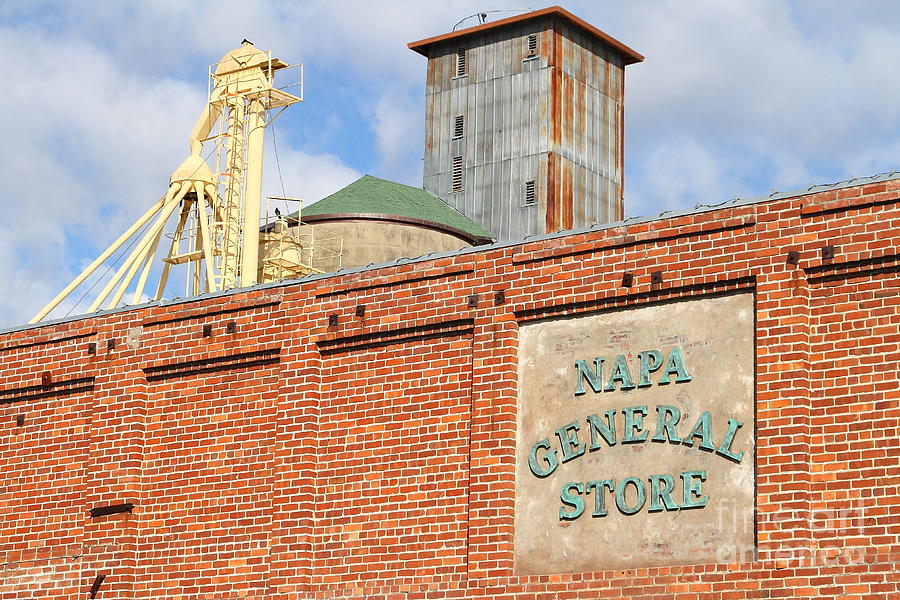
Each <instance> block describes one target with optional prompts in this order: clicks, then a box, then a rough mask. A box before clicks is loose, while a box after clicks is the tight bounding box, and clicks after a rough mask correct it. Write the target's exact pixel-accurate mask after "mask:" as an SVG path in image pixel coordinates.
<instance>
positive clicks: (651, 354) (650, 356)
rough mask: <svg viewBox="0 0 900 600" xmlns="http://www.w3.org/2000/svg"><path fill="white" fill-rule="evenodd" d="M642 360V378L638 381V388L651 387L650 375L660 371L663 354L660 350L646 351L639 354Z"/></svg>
mask: <svg viewBox="0 0 900 600" xmlns="http://www.w3.org/2000/svg"><path fill="white" fill-rule="evenodd" d="M638 358H639V359H641V376H640V378H639V379H638V387H650V386H651V385H653V382H652V381H650V373H653V372H654V371H658V370H659V368H660V367H661V366H662V364H663V354H662V352H660V351H659V350H645V351H644V352H639V353H638Z"/></svg>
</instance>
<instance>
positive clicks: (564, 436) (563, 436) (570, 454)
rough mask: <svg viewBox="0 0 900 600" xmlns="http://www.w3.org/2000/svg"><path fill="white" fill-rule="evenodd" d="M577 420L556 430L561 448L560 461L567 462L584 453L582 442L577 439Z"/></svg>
mask: <svg viewBox="0 0 900 600" xmlns="http://www.w3.org/2000/svg"><path fill="white" fill-rule="evenodd" d="M579 429H580V427H579V426H578V421H572V422H571V423H569V424H567V425H563V426H562V427H560V428H559V429H557V430H556V437H557V438H559V447H560V449H561V450H562V461H563V462H564V463H565V462H569V461H570V460H572V459H573V458H577V457H579V456H581V455H582V454H584V442H579V441H578V430H579Z"/></svg>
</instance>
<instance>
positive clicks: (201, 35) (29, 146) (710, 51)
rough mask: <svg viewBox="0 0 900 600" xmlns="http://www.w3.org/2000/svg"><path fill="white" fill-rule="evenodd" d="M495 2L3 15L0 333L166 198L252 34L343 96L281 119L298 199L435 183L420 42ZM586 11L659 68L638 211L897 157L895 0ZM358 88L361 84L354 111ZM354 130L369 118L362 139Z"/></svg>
mask: <svg viewBox="0 0 900 600" xmlns="http://www.w3.org/2000/svg"><path fill="white" fill-rule="evenodd" d="M482 7H483V3H480V2H476V1H475V0H471V1H469V0H465V1H460V2H450V3H440V4H437V3H422V2H412V1H398V0H388V1H386V2H380V3H377V4H372V3H371V2H365V1H363V0H352V1H343V2H326V1H325V0H313V1H304V2H279V1H275V0H197V1H196V2H189V3H188V2H180V1H176V0H152V1H150V0H148V1H147V2H96V3H93V4H90V5H88V4H85V3H83V2H55V1H53V2H41V1H38V0H35V1H34V2H28V3H5V4H2V5H0V44H2V45H3V47H4V48H6V49H7V52H8V53H9V52H11V53H12V54H13V55H14V56H15V57H16V58H15V59H13V60H9V61H7V62H5V63H4V66H3V67H2V68H0V69H2V71H0V76H2V77H3V80H4V82H6V83H7V85H6V86H5V88H4V94H3V95H2V96H0V110H3V114H5V115H7V119H6V120H5V121H4V135H5V140H6V143H5V144H4V145H3V146H2V147H0V165H2V166H0V203H2V205H3V209H4V211H3V214H4V220H2V221H0V277H4V280H6V281H12V282H17V283H16V284H15V285H16V286H17V287H16V289H15V291H14V292H5V293H4V294H3V295H2V296H0V326H3V325H12V324H15V323H21V322H23V321H25V320H26V319H27V318H28V317H30V315H31V313H33V312H34V310H35V309H36V308H37V307H39V306H40V305H41V304H42V303H43V302H44V301H45V300H46V299H48V298H49V297H50V296H52V295H53V294H54V292H55V291H56V290H58V289H60V288H61V287H62V286H63V285H65V283H67V281H68V280H69V279H70V278H71V277H72V276H73V275H74V274H75V271H76V270H77V269H78V268H79V267H80V266H82V265H83V264H84V263H85V262H87V261H89V260H90V259H91V258H92V257H93V255H94V254H96V253H97V252H99V251H100V250H101V249H102V248H103V247H104V246H105V245H106V243H108V242H109V241H110V240H111V239H112V238H114V237H115V235H116V234H117V233H118V232H119V231H122V230H123V229H124V228H125V227H126V226H127V225H128V223H129V222H130V221H131V220H132V219H134V218H135V217H136V216H137V215H138V214H140V213H141V212H143V208H144V207H145V206H147V205H148V204H149V203H150V202H151V201H152V200H153V199H155V198H156V197H157V196H158V195H159V194H161V193H162V192H163V191H164V189H165V185H166V182H167V178H168V175H169V173H170V172H171V170H172V169H174V168H175V167H176V166H177V165H178V164H179V163H180V162H181V160H182V158H183V157H184V156H185V153H186V148H187V145H186V136H187V132H188V131H189V129H190V127H191V126H192V124H193V122H194V119H195V118H196V115H197V114H198V112H199V110H200V108H201V106H202V103H203V101H204V98H205V89H204V85H205V78H204V70H205V67H206V65H207V64H209V63H210V62H213V61H215V60H216V59H217V58H218V57H220V56H222V55H223V54H224V53H225V52H226V51H227V50H228V49H230V48H232V47H235V46H236V45H237V44H238V43H239V42H240V40H241V39H242V38H244V37H246V38H248V39H251V40H253V41H254V42H256V43H257V44H258V45H259V46H260V47H262V48H271V49H272V50H273V51H275V53H276V55H278V56H279V57H281V58H283V59H285V60H288V61H302V62H304V63H306V64H307V66H314V67H315V69H316V70H317V71H318V72H320V73H329V74H333V77H334V80H333V81H334V82H335V83H336V86H335V88H334V89H330V88H328V87H327V86H324V85H322V84H321V83H317V82H309V83H310V85H311V89H312V88H315V91H316V94H318V96H319V98H320V99H321V101H322V102H324V103H329V102H330V103H333V104H334V106H335V109H334V112H335V115H334V116H333V117H331V116H324V117H320V118H318V120H317V122H314V121H313V120H312V119H307V120H302V119H299V122H301V123H302V125H301V126H298V125H296V123H297V122H298V120H293V121H287V122H285V121H284V117H282V118H281V119H282V121H279V122H278V123H277V126H278V127H279V129H278V134H279V137H278V142H279V153H280V156H279V158H280V162H281V166H282V173H283V176H284V179H285V188H286V189H285V191H286V192H287V195H289V196H301V197H303V198H304V199H305V200H306V201H307V203H309V202H311V201H313V200H316V199H319V198H321V197H323V196H326V195H328V194H330V193H332V192H334V191H336V190H337V189H338V188H340V187H342V186H343V185H346V184H347V183H349V182H350V181H352V180H353V179H355V178H356V177H358V176H359V172H360V171H361V170H363V168H364V167H366V166H368V165H376V169H377V173H376V174H378V175H379V176H383V177H388V178H391V179H395V180H400V181H404V182H406V183H410V184H412V185H420V183H421V160H420V159H421V155H422V142H423V129H424V122H423V121H424V119H423V113H422V99H423V97H424V90H423V82H424V74H425V63H426V61H425V59H424V58H423V57H421V56H419V55H417V54H415V53H413V52H411V51H410V50H409V49H408V48H406V43H407V42H409V41H412V40H415V39H421V38H425V37H429V36H431V35H436V34H439V33H443V32H446V31H448V30H449V29H450V28H451V27H452V26H453V24H454V23H456V22H457V21H458V20H459V19H461V18H462V17H465V16H467V15H470V14H473V13H475V12H477V11H478V10H479V9H481V8H482ZM566 8H567V9H569V10H570V11H572V12H574V13H575V14H577V15H579V16H581V17H583V18H585V19H586V20H587V21H589V22H591V23H594V24H595V25H597V26H598V27H599V28H600V29H602V30H604V31H607V32H609V33H610V34H612V35H613V36H614V37H617V38H619V39H621V40H622V41H623V42H625V43H626V44H628V45H630V46H632V47H633V48H635V49H636V50H637V51H639V52H641V53H643V54H645V55H646V56H647V60H646V62H645V63H643V64H639V65H633V66H630V67H629V68H628V70H627V77H626V79H627V85H626V89H627V90H628V93H627V98H626V110H625V114H626V119H627V122H626V169H627V171H628V177H627V179H626V181H625V190H626V198H627V199H628V201H629V203H628V204H627V206H626V211H627V212H628V213H629V214H647V213H655V212H658V211H659V210H663V209H667V208H683V207H686V206H692V205H693V204H695V203H698V202H703V203H707V202H717V201H721V200H725V199H727V198H730V197H733V196H736V195H756V194H765V193H768V191H769V190H770V189H771V188H778V189H785V188H787V189H793V188H796V187H805V186H806V185H808V184H809V183H812V182H814V181H818V182H822V181H826V182H829V181H835V180H838V179H842V178H846V177H849V176H852V175H865V174H871V173H873V172H878V171H883V170H887V169H889V168H896V167H897V166H898V164H897V158H896V157H897V156H898V152H900V79H898V78H896V77H893V76H892V73H893V71H894V65H896V64H897V63H898V61H900V42H898V37H897V35H896V26H895V23H896V22H897V21H898V20H900V5H897V4H896V3H895V2H891V1H890V0H879V1H875V0H870V1H869V2H866V3H864V6H863V7H862V8H860V6H859V4H858V3H845V2H840V1H838V0H817V1H814V2H813V1H810V0H797V1H795V2H790V3H785V2H782V1H780V0H758V1H753V2H748V1H741V0H730V1H721V0H697V1H695V2H687V3H685V2H681V1H675V0H662V1H661V0H635V1H633V2H629V3H622V2H618V1H612V0H578V1H573V2H570V3H569V4H567V5H566ZM347 90H355V91H357V93H356V94H354V95H353V97H352V98H351V99H350V100H348V99H347V98H346V91H347ZM339 94H343V97H342V96H339ZM303 109H304V107H303V106H302V105H301V106H300V107H298V108H295V109H291V110H294V111H298V113H297V114H300V115H302V114H304V113H303V112H302V111H303ZM351 113H352V114H351ZM290 118H291V119H294V117H290ZM290 123H293V125H291V124H290ZM348 123H363V124H364V125H363V126H362V127H360V129H359V130H358V131H353V132H349V129H348V125H347V124H348ZM366 125H367V127H366ZM301 127H302V128H303V129H302V130H301ZM350 135H352V139H348V138H350ZM335 136H340V137H342V138H344V139H345V142H344V144H343V145H341V144H339V145H338V146H341V147H351V148H354V147H356V148H362V149H365V150H366V151H367V150H368V149H369V148H371V149H373V150H374V151H375V152H376V153H377V156H375V157H373V158H372V160H371V162H369V163H366V164H365V165H357V164H345V163H346V161H347V160H348V159H347V157H339V156H334V155H329V154H327V153H325V152H323V151H317V150H316V149H317V148H321V147H324V143H325V142H326V141H327V140H329V139H330V138H334V137H335ZM362 154H366V155H368V154H369V153H368V152H363V153H362ZM272 167H274V157H273V156H272V155H271V154H269V155H267V156H266V177H265V192H266V193H267V194H269V195H280V194H281V191H280V190H281V186H280V183H279V182H278V180H277V175H275V174H274V171H273V169H272Z"/></svg>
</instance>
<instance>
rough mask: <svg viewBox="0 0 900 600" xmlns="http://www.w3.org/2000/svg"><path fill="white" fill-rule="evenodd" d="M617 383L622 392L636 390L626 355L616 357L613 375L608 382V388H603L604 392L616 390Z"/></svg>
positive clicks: (610, 375) (611, 374)
mask: <svg viewBox="0 0 900 600" xmlns="http://www.w3.org/2000/svg"><path fill="white" fill-rule="evenodd" d="M616 382H618V383H619V389H620V390H633V389H634V382H633V381H631V372H630V371H629V370H628V362H627V361H626V360H625V355H624V354H620V355H618V356H617V357H616V362H615V364H613V368H612V373H610V374H609V381H607V382H606V387H604V388H603V391H604V392H611V391H613V390H615V389H616Z"/></svg>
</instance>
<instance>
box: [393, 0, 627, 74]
mask: <svg viewBox="0 0 900 600" xmlns="http://www.w3.org/2000/svg"><path fill="white" fill-rule="evenodd" d="M548 16H552V17H558V18H560V19H563V20H565V21H568V22H569V23H570V24H571V25H573V26H575V27H577V28H579V29H581V30H582V31H585V32H586V33H588V34H590V35H593V36H594V37H596V38H599V39H600V40H602V41H604V42H606V43H607V44H609V45H610V46H612V47H613V48H615V49H616V50H618V51H619V52H621V53H622V55H623V56H624V58H625V64H626V65H630V64H634V63H638V62H642V61H643V60H644V57H643V56H642V55H640V54H638V53H637V52H635V51H634V50H632V49H631V48H629V47H628V46H626V45H625V44H623V43H622V42H620V41H619V40H617V39H615V38H613V37H611V36H610V35H608V34H606V33H603V32H602V31H600V30H599V29H597V28H596V27H594V26H593V25H591V24H590V23H588V22H587V21H585V20H583V19H580V18H578V17H576V16H575V15H573V14H572V13H570V12H569V11H567V10H566V9H564V8H562V7H561V6H551V7H549V8H542V9H540V10H534V11H531V12H527V13H523V14H521V15H516V16H514V17H509V18H507V19H500V20H499V21H491V22H490V23H483V24H482V25H476V26H475V27H467V28H466V29H460V30H459V31H452V32H450V33H444V34H441V35H436V36H434V37H430V38H425V39H423V40H419V41H417V42H410V43H409V44H407V46H408V47H409V49H410V50H415V51H416V52H418V53H419V54H421V55H423V56H426V57H427V56H428V49H429V48H430V47H431V46H433V45H435V44H439V43H443V42H446V41H448V40H455V39H459V38H465V37H467V36H469V35H471V34H473V33H481V32H484V31H489V30H492V29H499V28H501V27H507V26H509V25H513V24H518V23H523V22H525V21H531V20H534V19H539V18H542V17H548Z"/></svg>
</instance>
